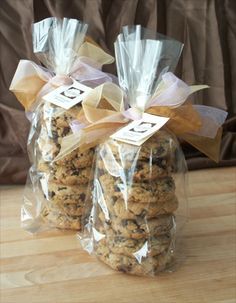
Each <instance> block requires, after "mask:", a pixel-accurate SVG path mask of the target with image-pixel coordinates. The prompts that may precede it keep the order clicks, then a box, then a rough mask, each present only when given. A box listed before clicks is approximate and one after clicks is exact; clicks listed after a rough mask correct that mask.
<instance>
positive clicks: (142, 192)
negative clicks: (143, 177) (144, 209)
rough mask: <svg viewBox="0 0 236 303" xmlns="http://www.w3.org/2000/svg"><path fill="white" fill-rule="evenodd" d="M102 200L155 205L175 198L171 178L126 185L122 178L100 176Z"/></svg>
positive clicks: (124, 179)
mask: <svg viewBox="0 0 236 303" xmlns="http://www.w3.org/2000/svg"><path fill="white" fill-rule="evenodd" d="M98 179H99V183H100V186H101V188H102V190H103V194H104V199H105V200H106V199H109V198H110V197H112V198H113V199H116V198H117V199H123V200H124V201H125V203H129V202H133V203H156V202H159V201H163V200H171V199H173V198H174V197H175V183H174V180H173V178H172V177H165V178H161V179H157V180H155V181H152V182H147V183H144V182H142V183H131V184H129V183H127V181H128V180H126V178H125V177H124V178H123V180H122V178H115V177H112V176H110V175H108V174H107V175H102V176H100V177H99V178H98Z"/></svg>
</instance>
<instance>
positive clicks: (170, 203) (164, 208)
mask: <svg viewBox="0 0 236 303" xmlns="http://www.w3.org/2000/svg"><path fill="white" fill-rule="evenodd" d="M106 206H107V209H108V211H109V213H110V214H111V215H113V216H116V217H118V218H120V219H135V218H136V217H137V216H139V217H142V218H146V219H150V218H154V217H156V216H159V215H162V214H171V213H173V212H174V211H176V209H177V208H178V200H177V198H176V197H174V198H173V199H171V200H163V201H157V202H156V203H136V202H135V203H134V202H128V203H127V204H126V203H125V201H124V200H123V199H116V197H113V198H111V199H107V200H106Z"/></svg>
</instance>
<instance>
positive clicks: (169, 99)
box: [123, 72, 228, 138]
mask: <svg viewBox="0 0 236 303" xmlns="http://www.w3.org/2000/svg"><path fill="white" fill-rule="evenodd" d="M160 85H162V86H163V90H162V89H161V90H160V93H159V94H158V90H157V91H156V96H155V93H154V97H153V98H150V100H149V101H148V102H147V105H146V109H147V108H149V107H154V106H170V107H178V106H180V105H182V104H183V103H184V102H185V101H186V99H187V98H188V97H189V95H191V94H192V93H193V91H192V90H191V87H190V86H188V85H187V84H186V83H185V82H184V81H182V80H180V79H179V78H178V77H176V76H175V75H174V74H173V73H171V72H168V73H165V74H164V75H162V82H161V83H160ZM193 107H194V108H195V110H196V111H197V112H198V114H199V115H200V116H201V120H202V127H201V129H200V130H199V131H198V132H195V133H194V134H195V135H199V136H203V137H208V138H215V136H216V134H217V131H218V129H219V127H220V126H221V125H223V123H224V121H225V120H226V117H227V115H228V113H227V112H226V111H224V110H221V109H217V108H215V107H210V106H205V105H193ZM123 115H124V116H125V117H126V118H128V119H130V120H139V119H141V118H142V111H141V110H139V109H137V108H134V107H131V108H129V109H127V110H126V111H124V112H123Z"/></svg>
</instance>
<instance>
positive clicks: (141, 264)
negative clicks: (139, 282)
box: [95, 243, 174, 276]
mask: <svg viewBox="0 0 236 303" xmlns="http://www.w3.org/2000/svg"><path fill="white" fill-rule="evenodd" d="M95 249H96V256H97V257H98V259H100V260H102V261H103V262H104V263H106V264H107V265H109V266H110V267H111V268H113V269H115V270H118V271H121V272H124V273H129V274H134V275H151V276H155V275H156V274H157V273H159V272H161V271H163V270H165V269H167V268H168V267H169V266H171V264H172V263H173V258H174V257H173V254H172V252H171V251H164V252H163V253H161V254H159V255H156V256H153V257H151V256H149V257H147V258H145V257H143V258H140V259H138V258H137V259H135V258H131V257H128V256H126V255H123V254H114V253H112V252H111V251H110V250H109V248H108V247H106V246H104V245H102V244H101V243H98V245H97V246H95Z"/></svg>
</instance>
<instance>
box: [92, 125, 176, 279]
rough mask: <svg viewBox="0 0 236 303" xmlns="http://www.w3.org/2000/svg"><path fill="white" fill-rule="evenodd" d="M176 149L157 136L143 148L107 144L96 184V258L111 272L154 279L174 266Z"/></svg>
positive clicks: (168, 140) (164, 137)
mask: <svg viewBox="0 0 236 303" xmlns="http://www.w3.org/2000/svg"><path fill="white" fill-rule="evenodd" d="M176 148H177V143H176V141H175V139H174V138H173V137H172V136H171V135H170V134H169V133H168V132H166V131H159V132H158V133H156V134H155V135H154V136H152V137H151V138H150V139H149V140H148V141H146V142H145V143H144V144H143V145H142V146H141V147H137V146H134V145H129V144H126V143H122V142H118V141H116V140H108V141H107V142H106V143H104V144H102V145H100V146H99V148H98V152H97V159H96V170H95V181H94V194H93V199H94V204H95V206H96V207H95V208H94V210H95V212H94V213H93V239H94V250H95V254H96V255H97V257H98V258H99V259H101V260H102V261H103V262H105V263H106V264H108V265H109V266H110V267H112V268H113V269H116V270H119V271H122V272H127V273H131V274H136V275H155V274H156V273H158V272H160V271H162V270H164V269H166V268H168V267H169V266H170V265H171V263H172V261H173V250H174V242H175V216H174V212H175V211H176V210H177V208H178V200H177V198H176V195H175V182H174V179H173V177H172V174H173V170H174V164H175V152H176Z"/></svg>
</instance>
